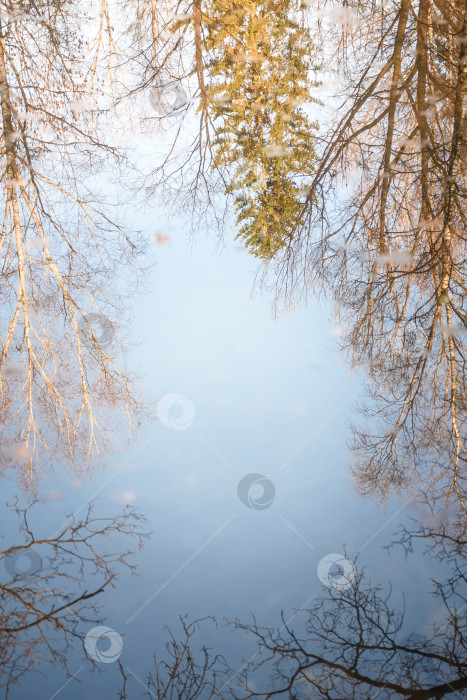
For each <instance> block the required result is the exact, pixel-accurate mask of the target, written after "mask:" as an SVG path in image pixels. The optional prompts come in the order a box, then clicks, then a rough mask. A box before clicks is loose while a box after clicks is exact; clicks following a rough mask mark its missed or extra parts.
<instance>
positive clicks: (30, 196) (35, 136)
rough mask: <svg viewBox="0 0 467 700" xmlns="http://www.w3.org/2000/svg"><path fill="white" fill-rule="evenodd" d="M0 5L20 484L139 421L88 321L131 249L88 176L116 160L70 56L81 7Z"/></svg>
mask: <svg viewBox="0 0 467 700" xmlns="http://www.w3.org/2000/svg"><path fill="white" fill-rule="evenodd" d="M3 4H4V5H5V8H4V9H2V18H1V21H0V85H1V115H0V131H1V137H2V148H1V151H0V157H1V160H2V165H3V170H2V175H1V181H2V185H3V187H4V192H5V198H4V202H3V215H2V227H1V235H0V254H1V263H0V265H1V267H0V273H1V282H2V283H1V291H0V296H1V304H2V312H1V317H0V382H1V399H0V400H1V404H0V410H1V416H2V421H1V424H2V440H1V443H2V447H1V448H0V467H1V468H2V469H3V468H5V467H7V466H10V467H11V466H14V467H16V468H18V469H19V471H20V473H21V478H22V480H23V481H24V482H27V483H30V482H32V481H34V479H35V478H36V477H37V475H38V472H39V471H40V468H44V467H45V466H48V467H49V468H50V467H53V466H54V465H56V464H57V463H59V462H62V461H65V462H68V463H70V462H73V461H74V462H75V465H79V468H80V469H81V470H83V469H84V468H85V465H86V463H88V462H89V461H90V460H91V459H93V458H94V457H96V455H98V454H99V452H100V451H101V450H102V449H104V448H108V447H109V445H110V443H111V439H112V428H116V427H117V426H119V427H120V429H122V428H123V424H124V423H126V424H127V425H128V424H129V425H130V426H131V424H132V421H133V420H135V419H136V420H138V417H139V415H140V413H141V409H140V407H139V406H138V404H137V403H136V401H135V400H134V398H133V397H132V395H131V391H130V381H129V376H128V374H126V373H125V372H123V371H121V370H120V369H119V368H118V367H117V366H116V364H115V361H114V360H115V356H116V352H117V349H118V345H119V342H118V335H117V334H115V326H114V325H113V326H112V327H113V328H114V334H113V335H114V336H115V337H114V345H113V347H110V343H109V342H107V341H108V340H109V337H110V336H109V333H107V336H106V338H103V336H102V334H100V335H99V333H98V329H97V327H96V325H95V323H94V321H95V320H96V319H99V318H102V317H109V318H110V319H111V321H110V322H109V321H106V323H111V322H112V320H120V318H121V313H122V304H121V302H122V299H121V292H122V290H116V289H115V285H114V283H113V281H114V280H115V278H116V272H117V271H118V270H119V269H120V270H121V269H122V268H121V267H120V266H121V265H125V264H130V265H131V264H133V263H134V262H135V259H136V255H137V253H138V252H139V251H138V245H137V241H134V242H133V241H131V240H130V239H129V238H128V236H126V235H125V234H124V233H123V231H122V230H120V228H119V227H118V226H117V225H116V224H115V223H113V222H112V221H111V219H110V218H109V215H108V209H107V207H106V206H105V204H104V201H103V198H102V201H99V200H100V199H101V196H100V194H99V192H98V188H97V186H96V183H95V182H94V183H93V184H91V176H92V175H94V174H95V173H96V172H97V169H98V168H100V167H101V165H102V161H103V158H104V157H105V158H106V159H107V160H108V161H109V162H112V163H113V165H114V166H118V163H119V157H118V154H117V152H116V151H115V149H113V148H111V147H110V146H108V145H107V144H106V142H105V141H104V139H103V135H102V133H101V130H100V129H99V123H98V119H97V116H96V112H95V111H94V112H93V104H92V100H93V99H94V97H96V94H94V78H95V70H90V71H87V70H84V69H83V66H82V65H81V62H80V61H78V59H77V56H78V55H79V53H80V52H81V51H82V50H83V49H85V48H89V45H87V44H86V39H85V37H84V34H83V27H82V26H81V24H82V16H81V13H80V8H79V6H78V5H76V3H62V2H60V3H54V4H53V6H52V5H50V3H46V2H39V3H24V4H23V3H20V4H18V3H10V2H5V3H3ZM32 36H33V37H34V40H32V39H31V37H32ZM91 45H92V42H91ZM39 47H40V48H39ZM93 48H94V54H95V55H94V59H95V60H97V58H98V54H99V44H98V43H97V44H94V47H93ZM91 53H92V49H91ZM94 59H93V60H94ZM103 340H105V342H103Z"/></svg>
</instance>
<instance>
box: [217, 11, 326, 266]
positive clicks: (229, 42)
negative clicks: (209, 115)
mask: <svg viewBox="0 0 467 700" xmlns="http://www.w3.org/2000/svg"><path fill="white" fill-rule="evenodd" d="M293 6H294V4H293V3H292V2H285V3H284V2H270V3H266V4H264V3H259V2H254V1H252V2H248V3H246V4H245V3H235V2H234V3H229V8H228V12H226V10H225V5H224V4H223V3H222V2H214V3H212V5H211V6H210V19H209V20H208V22H207V32H206V39H205V50H206V58H205V64H206V68H207V71H208V75H209V85H208V87H207V94H208V96H209V99H210V100H211V101H212V103H213V104H214V105H216V112H217V113H216V115H215V119H216V118H217V119H220V126H218V127H217V129H216V134H215V139H214V145H215V155H214V159H213V167H214V168H225V169H227V171H228V172H229V173H230V175H231V176H232V175H233V173H234V170H235V167H236V165H237V164H238V163H239V162H242V164H243V175H240V176H239V175H238V171H237V173H236V174H235V175H234V177H233V178H232V179H231V181H230V185H228V186H227V189H226V191H227V193H233V194H235V195H236V209H237V221H238V223H239V224H241V228H240V231H239V234H238V237H239V238H241V239H243V240H244V241H245V243H246V245H247V247H248V249H249V250H250V251H251V252H252V253H253V254H254V255H255V256H257V257H259V258H262V259H264V260H268V259H269V258H271V257H273V256H274V255H275V253H276V252H277V250H278V249H279V248H281V247H283V246H284V245H287V242H288V241H289V238H290V235H291V230H292V229H291V227H292V226H293V222H294V221H295V220H296V218H297V216H298V215H299V212H300V210H301V208H302V203H301V202H300V199H299V192H300V190H301V189H303V183H302V182H301V179H300V178H301V177H303V176H304V175H305V174H308V175H310V174H311V173H312V172H313V167H314V160H315V154H314V150H313V145H312V144H313V129H315V128H316V124H312V123H310V122H309V120H308V119H307V117H306V116H305V114H304V113H303V112H302V111H301V110H300V108H299V105H300V104H301V103H302V102H305V101H308V100H310V96H309V83H308V71H309V70H310V69H312V67H313V66H312V60H313V59H312V57H313V56H314V55H315V54H316V50H315V48H314V46H313V44H312V41H311V38H310V36H309V34H308V31H307V30H306V29H305V28H304V27H300V26H297V24H296V23H295V22H293V21H291V20H290V19H289V17H288V15H289V14H290V12H291V10H292V9H293ZM245 189H246V190H247V191H248V194H249V196H248V194H247V195H245V192H244V190H245Z"/></svg>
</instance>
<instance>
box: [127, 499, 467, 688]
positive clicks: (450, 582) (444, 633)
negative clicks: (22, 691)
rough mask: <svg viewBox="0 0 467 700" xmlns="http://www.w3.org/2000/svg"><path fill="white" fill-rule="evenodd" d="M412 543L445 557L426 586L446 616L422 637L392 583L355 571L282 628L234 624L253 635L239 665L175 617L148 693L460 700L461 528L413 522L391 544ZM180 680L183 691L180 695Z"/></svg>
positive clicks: (466, 662)
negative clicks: (176, 624) (437, 576)
mask: <svg viewBox="0 0 467 700" xmlns="http://www.w3.org/2000/svg"><path fill="white" fill-rule="evenodd" d="M435 516H436V514H435V513H432V517H435ZM419 540H420V541H421V542H422V543H423V544H425V545H426V550H425V552H424V556H427V555H429V556H430V557H431V558H432V559H434V560H436V561H438V562H440V563H442V564H443V565H444V566H445V567H446V571H447V575H446V577H445V578H444V579H443V580H434V581H433V589H432V593H433V595H434V596H435V598H437V599H438V600H439V601H440V602H441V605H442V611H443V615H442V616H439V619H438V621H436V622H434V623H432V624H431V625H430V626H428V627H427V629H426V631H425V633H424V634H422V633H421V632H418V631H411V630H410V628H409V629H407V622H406V621H405V617H406V611H405V609H400V608H398V607H395V606H394V602H393V594H392V587H391V586H390V585H389V586H388V585H385V586H383V585H374V583H372V582H371V581H370V580H369V579H368V578H367V577H366V575H365V573H364V572H363V571H360V572H358V574H357V576H356V577H355V579H354V580H353V582H352V585H351V586H348V587H345V589H341V590H338V589H334V588H332V587H330V588H329V589H328V592H327V594H326V596H325V597H322V598H320V599H318V600H316V602H315V604H314V605H313V606H312V607H310V608H307V609H305V610H300V611H297V612H296V613H295V614H294V615H292V616H291V617H290V618H289V619H287V618H286V617H285V615H284V614H283V613H282V624H281V625H280V627H279V628H265V627H261V626H259V625H258V624H257V622H256V619H255V618H254V617H253V620H252V621H250V622H247V623H243V622H241V621H239V620H236V621H235V622H233V623H231V624H232V626H233V627H234V628H235V630H237V631H239V632H241V633H242V634H245V635H246V637H247V638H249V641H250V642H251V641H253V651H252V652H251V656H250V658H247V659H246V660H245V662H244V663H243V664H242V665H239V667H233V666H232V665H231V664H229V660H228V659H227V660H225V659H224V658H222V657H216V655H215V650H214V652H209V651H208V650H207V649H205V648H201V649H200V650H199V651H198V647H197V646H196V638H195V637H194V635H195V632H196V631H197V629H198V627H199V621H198V622H196V623H193V624H192V625H188V624H187V623H186V621H185V620H182V623H183V629H182V635H181V637H180V638H178V637H176V636H174V635H173V634H170V640H169V642H168V644H167V651H168V655H167V656H166V657H165V658H164V657H163V656H162V655H159V654H157V656H156V659H155V663H156V669H157V671H156V673H155V674H152V675H151V681H150V684H149V685H148V690H151V695H152V696H153V697H156V698H159V699H162V698H164V697H170V693H172V694H174V696H175V697H183V698H185V697H186V698H187V699H193V700H194V698H198V697H199V698H225V699H227V698H232V699H233V698H235V699H238V700H240V699H243V700H246V698H261V697H263V698H273V697H282V698H294V699H295V700H308V699H309V698H316V700H318V698H323V700H350V699H354V700H363V699H369V698H374V697H379V698H381V700H393V699H398V698H399V699H402V698H410V700H429V699H430V698H433V699H438V698H444V697H453V698H454V697H461V696H463V694H464V693H465V692H466V689H467V651H466V650H467V618H466V615H465V609H466V608H467V588H466V583H467V578H466V577H467V563H466V562H467V559H466V554H467V550H466V547H467V538H466V531H465V528H464V529H462V530H458V529H457V531H456V529H455V528H454V529H452V528H450V527H448V526H447V525H446V524H445V525H441V526H439V527H436V528H435V529H433V528H430V527H427V526H423V525H420V524H414V526H413V527H412V528H402V530H401V531H400V532H399V534H398V536H397V538H396V541H395V542H394V543H393V545H391V546H394V545H396V544H397V545H402V547H404V549H405V550H406V553H407V555H408V556H410V555H413V551H414V550H415V547H416V543H417V542H418V541H419ZM395 584H397V581H395ZM300 620H302V622H300ZM297 626H298V627H300V629H301V631H300V632H298V631H297V630H296V628H297ZM179 669H180V672H179ZM122 670H123V673H125V671H124V669H122ZM154 677H156V678H157V683H155V682H154ZM260 678H261V679H262V680H261V682H260V681H259V680H258V679H260ZM184 683H186V684H187V685H186V687H188V688H189V689H190V692H187V694H186V695H185V694H183V693H182V695H177V692H178V691H179V690H180V688H183V687H184V686H183V684H184ZM124 686H125V687H124V689H123V691H122V698H126V697H132V695H131V694H130V691H129V688H130V680H129V679H128V678H127V679H126V681H125V683H124Z"/></svg>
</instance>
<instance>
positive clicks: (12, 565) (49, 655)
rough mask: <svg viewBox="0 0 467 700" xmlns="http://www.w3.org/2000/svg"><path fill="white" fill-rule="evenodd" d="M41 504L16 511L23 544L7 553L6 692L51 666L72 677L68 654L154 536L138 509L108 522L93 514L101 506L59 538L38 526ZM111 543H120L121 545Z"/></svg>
mask: <svg viewBox="0 0 467 700" xmlns="http://www.w3.org/2000/svg"><path fill="white" fill-rule="evenodd" d="M40 507H41V505H40V503H38V502H37V501H36V502H33V503H32V504H31V505H29V506H28V507H26V508H20V507H19V506H18V505H17V504H16V505H15V506H13V507H12V512H14V513H16V515H17V516H18V518H19V526H20V533H21V534H22V539H23V541H22V542H21V541H17V542H15V543H13V544H11V545H10V546H9V547H3V549H2V551H1V552H0V601H1V605H0V608H1V612H0V666H1V671H0V678H1V687H2V688H4V689H5V692H6V693H7V694H8V691H9V690H10V689H11V688H12V687H13V686H14V685H16V684H18V683H19V682H20V681H21V677H22V676H23V675H25V674H26V673H30V672H31V671H37V672H39V671H40V672H42V673H43V672H44V668H45V667H46V666H47V664H59V665H60V667H61V668H63V669H65V671H66V672H67V673H69V675H71V673H70V671H69V669H68V659H69V653H70V651H71V648H72V647H73V645H74V644H75V643H76V641H77V640H78V641H80V643H81V642H82V638H83V629H85V627H86V626H89V625H95V624H97V618H98V612H99V605H98V603H97V598H98V596H99V595H100V594H101V593H103V592H104V591H105V590H106V589H107V587H109V586H111V587H113V586H115V584H116V582H117V579H118V576H119V574H120V572H121V570H122V569H127V570H128V571H130V572H131V573H134V572H135V566H134V564H132V563H131V560H130V558H129V557H130V554H131V553H132V552H134V551H135V550H136V549H139V548H140V547H141V545H142V543H143V540H144V538H146V537H147V533H146V532H145V519H144V518H143V517H142V516H141V515H139V514H138V513H137V512H136V511H135V510H134V509H132V508H126V509H125V511H124V512H123V513H122V514H121V515H119V516H116V517H114V518H105V517H102V516H101V515H97V514H95V513H94V510H95V507H94V504H88V505H87V506H86V508H85V510H84V511H83V513H82V515H81V516H80V517H73V516H71V517H69V518H67V520H66V522H65V523H64V524H63V526H62V527H61V528H60V531H59V532H58V533H57V534H55V535H52V536H47V535H43V533H39V532H38V530H39V529H40V528H39V527H36V526H35V525H33V524H32V523H33V522H34V521H35V520H36V518H37V517H38V516H39V517H40ZM122 536H123V541H127V542H128V545H129V546H128V548H127V549H122ZM109 538H116V539H117V544H116V547H115V548H112V546H109ZM83 625H84V627H83Z"/></svg>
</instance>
